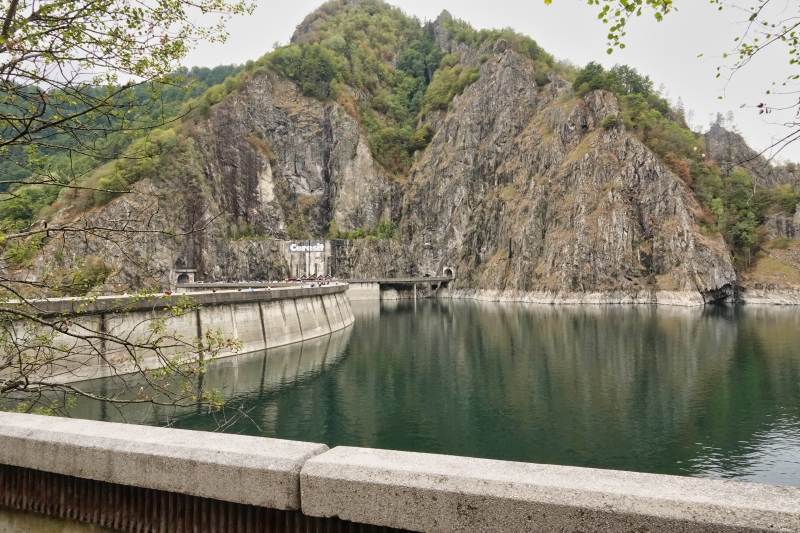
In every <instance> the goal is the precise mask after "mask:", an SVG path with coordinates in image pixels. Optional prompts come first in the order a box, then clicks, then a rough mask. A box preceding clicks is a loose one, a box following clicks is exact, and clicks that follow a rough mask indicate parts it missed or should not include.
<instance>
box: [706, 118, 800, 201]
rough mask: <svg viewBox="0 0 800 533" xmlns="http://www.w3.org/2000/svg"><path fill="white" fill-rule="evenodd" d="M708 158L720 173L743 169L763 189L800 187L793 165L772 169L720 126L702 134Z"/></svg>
mask: <svg viewBox="0 0 800 533" xmlns="http://www.w3.org/2000/svg"><path fill="white" fill-rule="evenodd" d="M705 138H706V147H707V149H708V152H709V153H708V155H709V156H711V159H713V160H715V161H717V163H719V164H720V166H721V167H722V168H723V170H730V169H732V168H733V167H736V166H742V167H744V168H745V169H747V171H748V172H750V174H752V175H753V176H754V177H755V178H756V180H757V181H758V184H759V185H761V186H765V187H773V186H776V185H794V186H800V171H798V169H797V168H796V167H795V166H793V165H783V166H775V165H771V164H769V162H768V161H767V160H766V159H765V158H764V157H762V156H761V155H759V154H758V152H756V151H755V150H753V149H752V148H750V147H749V146H748V145H747V142H745V140H744V139H743V138H742V136H741V135H739V134H738V133H736V132H733V131H730V130H728V129H726V128H724V127H723V126H721V125H720V124H719V123H716V124H712V125H711V128H709V130H708V132H707V133H706V135H705Z"/></svg>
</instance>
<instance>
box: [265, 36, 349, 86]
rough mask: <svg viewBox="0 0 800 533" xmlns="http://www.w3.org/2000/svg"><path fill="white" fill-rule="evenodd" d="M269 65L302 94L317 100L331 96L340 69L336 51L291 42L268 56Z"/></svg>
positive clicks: (314, 45)
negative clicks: (292, 82)
mask: <svg viewBox="0 0 800 533" xmlns="http://www.w3.org/2000/svg"><path fill="white" fill-rule="evenodd" d="M269 64H270V65H271V66H272V67H273V68H274V69H275V70H276V71H277V72H280V73H281V74H283V75H284V76H286V77H287V78H289V79H291V80H294V81H295V83H297V85H298V86H299V87H300V90H301V91H303V94H306V95H308V96H313V97H315V98H320V99H326V98H330V97H331V96H332V94H333V91H332V89H331V83H332V82H333V81H334V80H336V79H337V78H339V77H340V76H341V72H342V70H343V65H342V62H341V61H340V59H339V58H338V57H337V56H336V54H335V53H334V52H333V51H331V50H330V49H328V48H326V47H324V46H322V45H320V44H299V45H298V44H291V45H289V46H285V47H283V48H279V49H277V50H275V51H274V52H272V54H271V55H270V56H269Z"/></svg>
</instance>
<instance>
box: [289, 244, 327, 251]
mask: <svg viewBox="0 0 800 533" xmlns="http://www.w3.org/2000/svg"><path fill="white" fill-rule="evenodd" d="M289 251H290V252H293V253H304V252H324V251H325V243H324V242H315V243H309V244H297V243H295V242H293V243H291V244H290V245H289Z"/></svg>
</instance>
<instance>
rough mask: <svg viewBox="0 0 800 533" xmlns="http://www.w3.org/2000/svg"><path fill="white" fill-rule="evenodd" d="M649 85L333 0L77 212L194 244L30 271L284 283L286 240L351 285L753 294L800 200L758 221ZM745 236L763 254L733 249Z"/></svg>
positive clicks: (483, 292) (636, 294)
mask: <svg viewBox="0 0 800 533" xmlns="http://www.w3.org/2000/svg"><path fill="white" fill-rule="evenodd" d="M402 17H405V18H402ZM332 21H333V22H332ZM365 24H366V25H367V26H369V27H367V26H365ZM366 43H371V44H373V45H375V47H374V48H371V49H369V50H367V51H364V49H363V46H362V45H364V44H366ZM376 43H378V44H376ZM309 65H311V66H312V67H313V68H311V69H310V70H309V68H305V69H301V68H298V67H309ZM434 65H435V68H433V66H434ZM570 78H572V79H570ZM648 84H649V80H647V79H646V78H644V77H641V76H638V74H636V73H635V72H631V71H630V69H629V70H627V71H626V70H624V69H618V70H616V71H614V70H613V69H612V71H604V70H603V69H602V68H599V69H598V68H596V67H594V66H592V64H590V65H589V66H587V67H586V68H585V69H582V70H580V71H573V70H570V69H568V68H567V67H563V66H562V65H559V64H558V63H557V62H555V60H554V59H553V58H552V56H549V55H548V54H546V52H544V51H542V50H541V49H540V48H539V47H538V45H536V43H535V41H533V40H531V39H529V38H527V37H523V36H519V35H518V34H515V33H513V32H510V31H509V30H482V31H477V30H473V29H471V28H470V27H469V26H468V25H466V24H464V23H463V22H461V21H457V19H454V18H453V17H452V16H451V15H449V13H443V14H442V15H440V16H439V17H438V18H437V19H436V21H434V22H432V23H427V24H425V25H422V24H420V23H419V22H418V21H416V20H415V19H412V18H409V17H406V16H405V15H403V14H402V12H400V11H399V10H398V9H397V8H393V7H391V6H388V5H387V4H384V3H382V2H378V1H375V0H355V1H354V0H349V1H342V0H337V1H334V2H329V3H328V4H324V5H323V6H322V7H321V8H320V9H319V10H317V11H316V12H314V13H312V14H310V15H309V16H307V17H306V18H305V19H304V21H302V22H301V24H300V25H299V26H298V30H297V31H296V32H295V35H294V36H293V38H292V44H291V45H289V46H288V47H286V48H284V49H280V50H278V51H276V52H274V53H273V54H271V55H268V56H265V58H262V60H259V62H256V63H255V64H253V65H250V66H249V67H247V68H245V70H244V73H243V74H242V75H240V76H239V77H238V78H236V79H235V80H234V81H232V82H230V83H229V82H226V84H225V85H226V87H227V86H228V85H230V87H228V88H227V89H226V90H225V91H224V94H221V95H215V96H214V98H213V99H210V100H209V99H208V95H206V97H204V98H206V101H208V102H211V103H210V104H209V105H208V106H207V107H204V108H203V109H201V110H199V111H197V112H194V113H192V115H191V116H189V117H187V118H186V119H184V120H183V121H182V123H181V127H180V129H179V131H178V132H177V134H176V140H175V145H174V146H172V147H171V148H170V149H169V151H167V152H166V153H165V154H163V155H160V156H159V164H158V165H156V166H155V168H153V169H150V170H149V173H144V174H143V175H142V176H141V179H139V180H137V181H135V182H133V184H132V187H133V189H134V192H133V193H132V194H130V195H122V196H120V197H118V198H115V199H113V200H111V201H110V202H108V203H106V204H103V205H100V206H98V207H97V208H95V209H94V210H93V211H91V213H90V217H89V218H90V219H93V220H95V221H100V220H115V219H119V218H120V217H124V216H134V214H135V213H136V212H137V211H138V212H147V211H148V207H147V206H148V205H149V206H150V210H153V211H155V212H156V213H157V215H155V216H151V217H150V218H149V219H147V223H148V224H151V225H153V224H155V225H156V226H158V227H163V228H173V229H175V230H176V231H174V232H173V233H186V235H181V236H179V237H170V236H164V235H148V236H146V237H142V236H140V237H139V238H137V239H136V242H131V243H130V246H129V247H127V248H126V249H125V251H124V253H121V252H119V251H118V250H117V251H115V250H114V248H117V249H118V248H119V246H116V247H114V246H108V245H107V244H104V243H103V242H101V241H102V240H101V239H97V240H95V241H93V242H91V241H87V242H78V241H79V240H78V239H75V240H74V242H68V244H67V243H65V242H62V243H45V245H44V253H40V254H39V256H38V258H37V259H36V262H35V265H34V268H32V269H31V270H32V272H35V275H37V276H40V277H41V276H46V275H48V272H50V271H54V270H58V269H65V268H66V269H69V268H74V266H75V264H76V262H79V258H80V257H85V256H96V257H102V258H103V260H104V261H107V262H108V263H109V264H110V266H111V268H110V271H111V274H110V275H109V276H108V278H107V279H105V280H104V282H105V284H106V286H107V287H112V286H114V285H115V284H117V285H120V286H122V285H126V284H138V285H140V286H141V285H156V286H157V285H159V284H161V285H163V284H164V283H165V281H166V279H167V276H168V275H169V272H170V271H171V270H172V269H174V268H175V267H176V266H177V265H183V266H191V267H194V268H197V269H198V273H199V275H200V277H203V278H205V279H209V280H218V279H255V278H262V279H263V278H277V277H282V276H283V275H284V274H286V273H287V272H288V270H287V266H286V264H285V260H284V259H283V256H282V254H281V253H280V251H279V249H278V248H279V245H278V244H275V243H276V242H277V241H280V240H285V239H292V238H294V239H298V238H324V237H326V236H328V237H333V238H337V237H344V238H346V239H347V243H346V244H347V248H348V254H349V258H350V265H349V266H348V271H347V272H346V273H344V272H342V274H346V275H352V276H367V277H369V276H374V275H385V274H387V273H391V272H394V273H396V274H410V275H414V274H419V275H421V274H425V273H427V274H437V273H440V272H441V271H442V270H443V268H445V267H447V268H454V269H455V270H456V271H457V273H458V277H457V281H456V282H455V283H454V285H453V287H452V292H451V294H452V295H456V296H459V295H460V296H470V297H482V298H489V299H522V300H526V299H527V300H529V301H619V302H626V301H628V302H661V303H689V304H697V303H704V302H711V301H718V300H721V299H726V298H728V299H729V298H732V297H734V295H735V293H736V290H737V288H738V287H740V286H741V285H742V283H743V282H745V283H751V284H754V285H755V284H759V283H761V281H758V280H756V281H754V280H753V279H752V278H750V277H748V276H741V275H740V273H741V272H751V271H752V272H753V273H755V272H757V270H758V269H756V268H753V266H752V265H753V264H754V262H755V263H757V262H758V261H759V258H758V257H756V256H757V254H759V253H762V254H763V253H764V250H767V257H772V255H770V253H771V252H769V250H772V248H770V247H769V244H768V243H770V242H773V241H775V240H776V239H783V238H785V237H783V236H775V235H772V236H771V238H770V239H769V240H765V239H766V237H764V236H761V237H759V235H760V233H759V232H761V233H763V232H764V231H766V230H764V229H763V228H766V227H767V226H769V223H770V222H769V221H770V220H773V219H775V217H777V216H778V215H779V214H780V213H783V212H784V211H787V212H788V211H789V210H788V209H787V208H786V206H789V205H791V204H792V202H794V205H795V206H796V204H797V202H796V197H795V195H796V191H795V190H794V189H791V190H789V189H786V190H785V191H783V192H781V193H780V194H781V195H782V196H780V197H779V198H778V197H777V196H775V195H776V194H778V193H775V192H773V191H772V190H771V189H770V190H769V191H766V189H765V191H766V192H764V193H763V194H761V193H759V194H761V196H763V198H761V196H760V197H759V198H760V199H759V200H758V201H760V202H763V203H764V205H763V206H762V207H759V209H760V211H758V212H756V211H753V209H754V208H751V207H748V202H744V203H741V202H739V203H737V202H738V196H737V195H740V194H741V193H742V190H744V189H746V188H747V187H750V186H751V185H752V183H753V178H752V177H751V178H750V181H749V182H747V178H746V177H745V178H743V177H741V176H740V175H739V174H736V172H740V173H742V174H746V170H745V169H728V170H725V171H722V170H719V169H718V163H717V162H716V161H715V160H713V159H710V158H707V157H706V156H705V155H704V154H705V150H704V149H703V145H704V144H705V142H706V141H705V140H704V138H701V137H700V136H697V135H696V134H693V133H691V132H689V131H688V130H686V129H685V127H683V126H681V125H680V119H679V117H677V115H675V112H674V111H672V110H670V109H669V108H668V107H666V108H665V106H666V104H665V103H663V99H660V97H659V96H658V95H657V93H655V92H653V91H652V89H651V88H650V87H649V86H648ZM573 86H574V88H573ZM213 92H214V91H213V90H211V91H209V93H213ZM217 92H219V91H217ZM659 128H660V129H659ZM682 128H683V129H682ZM712 148H713V147H712ZM657 152H659V153H657ZM709 152H710V153H711V152H712V150H709ZM701 154H703V155H701ZM712 157H713V154H712ZM726 172H730V174H728V175H726V174H725V173H726ZM731 176H732V177H731ZM747 176H749V174H747ZM785 181H791V180H784V182H785ZM740 182H741V183H740ZM782 184H784V185H785V183H783V182H782ZM754 191H755V188H754ZM767 193H769V194H767ZM755 196H756V195H755V192H754V193H753V198H755ZM148 198H149V200H148ZM776 198H778V199H776ZM751 203H752V202H751ZM717 206H720V210H718V211H715V207H717ZM743 206H744V207H743ZM748 209H749V210H748ZM779 211H780V213H779ZM781 216H784V217H785V215H781ZM770 217H772V218H770ZM795 218H796V217H795ZM198 221H200V222H202V224H201V225H202V227H203V229H202V231H192V230H193V228H195V226H196V224H197V222H198ZM791 224H794V219H791ZM784 226H785V225H784ZM784 226H781V227H784ZM776 227H777V225H776ZM370 233H372V234H374V235H375V237H373V238H363V237H365V236H367V235H368V234H370ZM742 235H743V236H744V237H746V238H748V239H750V238H752V237H753V236H754V235H755V238H758V239H761V241H760V242H759V243H756V244H755V245H752V244H748V243H749V241H746V242H745V244H746V246H747V248H746V249H745V248H743V247H742V246H743V245H742V244H741V243H740V242H739V241H737V239H740V238H741V239H744V237H742ZM789 240H790V241H792V242H790V243H789V246H788V248H789V249H793V247H794V246H795V243H794V239H789ZM56 246H58V247H61V248H62V253H61V254H58V253H55V250H54V248H55V247H56ZM64 248H67V249H68V250H69V254H68V256H65V255H64V254H63V249H64ZM745 251H746V254H745V253H744V252H745ZM131 255H135V256H136V258H135V260H130V257H129V256H131ZM59 257H60V260H59V261H56V260H55V258H59ZM773 259H774V260H776V261H781V262H782V263H781V264H785V263H783V261H786V259H785V258H783V259H775V258H773ZM745 260H746V261H747V263H744V261H745ZM148 262H150V263H151V264H150V265H149V266H148V267H147V268H146V269H144V268H143V267H142V265H143V264H145V263H148ZM126 263H128V264H126ZM797 266H798V265H795V264H793V263H791V260H790V261H789V264H788V268H790V270H795V269H797ZM737 270H738V272H737ZM770 275H771V274H770ZM762 278H763V279H767V278H770V276H766V277H764V276H761V278H759V279H762ZM770 279H771V278H770ZM793 280H794V278H793V277H792V276H786V280H785V283H783V282H782V281H781V280H780V279H779V280H778V283H777V284H776V283H775V280H774V279H771V281H769V283H768V284H771V286H774V287H780V288H787V287H788V288H793V287H794V286H795V285H794V281H793ZM784 285H785V286H784Z"/></svg>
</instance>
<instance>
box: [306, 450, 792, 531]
mask: <svg viewBox="0 0 800 533" xmlns="http://www.w3.org/2000/svg"><path fill="white" fill-rule="evenodd" d="M300 486H301V501H302V511H303V513H304V514H307V515H310V516H323V517H324V516H338V517H340V518H342V519H344V520H352V521H356V522H362V523H368V524H376V525H382V526H390V527H395V528H403V529H409V530H414V531H429V532H433V531H481V532H491V531H498V532H500V531H502V532H513V531H526V532H551V531H562V532H567V531H570V532H572V531H574V532H578V531H595V532H605V531H608V532H634V531H635V532H648V531H659V532H686V533H688V532H695V531H704V532H734V531H737V532H738V531H742V532H744V531H785V532H789V531H800V488H795V487H774V486H769V485H759V484H754V483H741V482H735V481H722V480H709V479H697V478H684V477H677V476H665V475H656V474H642V473H635V472H622V471H613V470H599V469H588V468H576V467H564V466H551V465H538V464H529V463H516V462H508V461H495V460H487V459H471V458H464V457H453V456H445V455H434V454H422V453H410V452H396V451H388V450H374V449H366V448H350V447H337V448H334V449H333V450H331V451H328V452H326V453H324V454H321V455H318V456H315V457H312V458H311V459H309V460H308V461H307V462H306V464H305V466H304V467H303V470H302V472H301V475H300Z"/></svg>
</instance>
